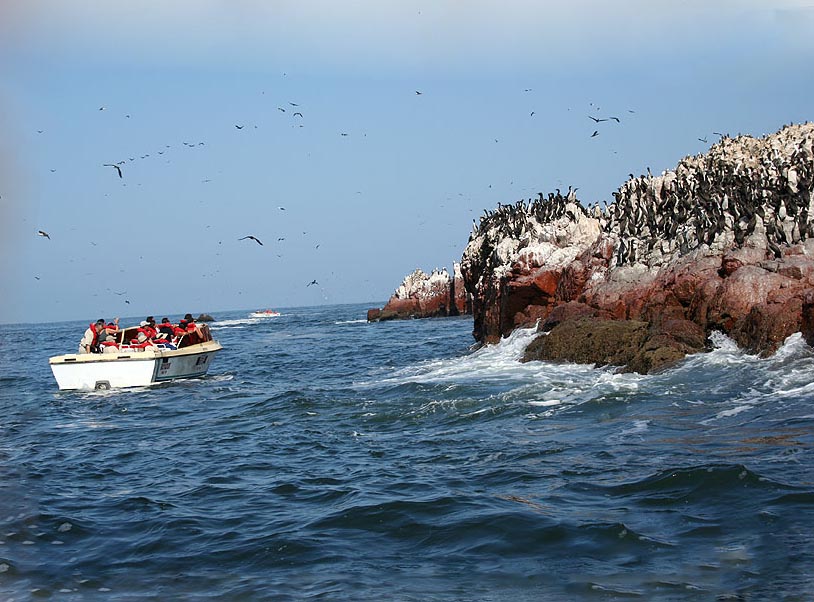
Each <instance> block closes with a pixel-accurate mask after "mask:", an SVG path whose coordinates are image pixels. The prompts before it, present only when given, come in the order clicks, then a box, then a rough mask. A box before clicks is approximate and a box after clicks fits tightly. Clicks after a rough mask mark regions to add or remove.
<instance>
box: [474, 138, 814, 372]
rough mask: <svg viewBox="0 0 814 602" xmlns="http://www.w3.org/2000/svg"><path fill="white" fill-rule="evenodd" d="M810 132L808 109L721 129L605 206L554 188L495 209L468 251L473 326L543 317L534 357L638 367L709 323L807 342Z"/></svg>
mask: <svg viewBox="0 0 814 602" xmlns="http://www.w3.org/2000/svg"><path fill="white" fill-rule="evenodd" d="M813 145H814V125H812V124H810V123H808V124H803V125H791V126H787V127H784V128H783V129H782V130H781V131H779V132H777V133H775V134H772V135H769V136H765V137H763V138H759V139H758V138H753V137H750V136H737V137H735V138H730V137H726V136H725V137H722V139H721V140H720V141H719V142H718V143H716V144H714V145H713V146H712V147H711V148H710V150H709V152H707V153H705V154H701V155H696V156H691V157H686V158H684V159H683V160H681V161H680V162H679V164H678V165H677V166H676V168H675V169H673V170H668V171H665V172H663V173H661V174H660V175H653V174H651V173H648V174H646V175H645V174H642V175H640V176H638V177H631V178H630V179H629V180H628V181H626V182H625V183H624V184H622V186H621V187H620V188H619V189H618V191H617V192H615V193H614V197H615V200H614V201H613V202H612V203H610V204H605V206H604V207H602V208H600V207H599V205H598V204H595V205H593V206H592V207H589V208H586V207H584V206H583V205H582V204H581V203H580V202H579V201H578V200H577V198H576V195H575V194H574V192H573V191H569V192H568V193H566V194H565V195H562V194H560V192H559V191H558V192H557V193H556V194H549V195H548V196H547V197H546V196H543V195H542V194H540V195H539V198H536V199H532V200H528V201H519V202H517V203H515V204H514V205H500V206H499V207H498V208H497V209H496V210H494V211H490V212H487V213H486V215H484V216H483V217H482V218H481V221H480V224H479V225H478V226H477V227H476V228H475V229H474V230H473V232H472V234H471V236H470V239H469V244H468V245H467V247H466V249H465V251H464V253H463V258H462V261H461V272H462V276H463V280H464V285H465V287H466V290H467V292H469V293H470V294H471V295H472V310H473V315H474V332H473V334H474V336H475V338H476V339H477V340H478V341H479V342H482V343H491V342H495V341H497V340H499V339H500V337H502V336H504V335H507V334H508V333H510V332H511V331H512V330H513V329H515V328H518V327H528V326H531V325H534V324H539V330H540V332H541V333H542V334H541V335H540V337H538V338H537V339H536V340H535V341H534V342H533V343H532V344H531V345H530V346H529V348H528V349H527V350H526V359H528V360H530V359H547V360H567V361H575V362H588V363H596V364H614V365H621V366H624V367H625V369H627V370H635V371H637V372H642V373H646V372H649V371H653V370H658V369H661V368H664V367H666V366H669V365H671V364H672V363H674V362H676V361H678V360H680V359H681V358H683V357H684V356H685V354H687V353H692V352H697V351H702V350H704V349H705V348H706V347H705V345H706V343H705V342H706V340H707V337H708V336H709V334H710V333H711V332H713V331H720V332H723V333H725V334H726V335H728V336H729V337H731V338H732V339H734V340H735V341H736V342H737V343H738V345H740V346H741V347H742V348H744V349H747V350H749V351H751V352H755V353H764V354H765V353H771V352H772V351H774V350H776V349H777V348H778V346H779V345H780V344H782V342H783V341H784V340H785V338H786V337H788V336H789V335H791V334H793V333H795V332H798V331H802V332H803V336H804V337H806V340H807V341H808V342H809V344H811V343H812V342H814V239H812V236H814V222H812V212H813V211H814V206H813V205H812V203H814V186H813V185H812V174H814V146H813Z"/></svg>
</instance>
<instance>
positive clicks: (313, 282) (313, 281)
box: [305, 280, 319, 288]
mask: <svg viewBox="0 0 814 602" xmlns="http://www.w3.org/2000/svg"><path fill="white" fill-rule="evenodd" d="M312 284H316V285H319V282H317V281H316V280H312V281H311V282H309V283H308V284H306V285H305V287H306V288H308V287H309V286H311V285H312Z"/></svg>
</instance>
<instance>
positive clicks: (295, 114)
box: [292, 111, 302, 117]
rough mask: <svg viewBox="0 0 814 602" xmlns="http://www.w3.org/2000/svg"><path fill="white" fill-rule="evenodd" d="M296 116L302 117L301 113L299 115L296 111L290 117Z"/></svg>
mask: <svg viewBox="0 0 814 602" xmlns="http://www.w3.org/2000/svg"><path fill="white" fill-rule="evenodd" d="M297 115H299V116H300V117H302V113H300V112H299V111H297V112H296V113H294V114H293V115H292V117H296V116H297Z"/></svg>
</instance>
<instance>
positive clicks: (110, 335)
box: [99, 318, 119, 343]
mask: <svg viewBox="0 0 814 602" xmlns="http://www.w3.org/2000/svg"><path fill="white" fill-rule="evenodd" d="M118 333H119V318H115V319H114V320H113V321H112V322H109V323H107V324H105V333H104V335H100V337H99V342H100V343H114V342H115V341H116V335H117V334H118Z"/></svg>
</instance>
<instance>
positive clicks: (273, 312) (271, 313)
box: [249, 309, 280, 318]
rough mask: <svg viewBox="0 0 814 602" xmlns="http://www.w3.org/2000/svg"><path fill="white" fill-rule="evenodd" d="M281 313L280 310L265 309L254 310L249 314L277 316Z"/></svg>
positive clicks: (252, 315) (255, 316)
mask: <svg viewBox="0 0 814 602" xmlns="http://www.w3.org/2000/svg"><path fill="white" fill-rule="evenodd" d="M279 315H280V312H279V311H273V310H271V309H264V310H261V311H253V312H252V313H250V314H249V317H250V318H276V317H277V316H279Z"/></svg>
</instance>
